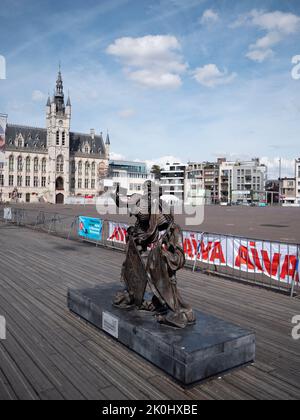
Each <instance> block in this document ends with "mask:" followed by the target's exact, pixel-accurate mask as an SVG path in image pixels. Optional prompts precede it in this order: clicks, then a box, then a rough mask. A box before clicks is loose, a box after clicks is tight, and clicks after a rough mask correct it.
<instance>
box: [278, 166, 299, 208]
mask: <svg viewBox="0 0 300 420" xmlns="http://www.w3.org/2000/svg"><path fill="white" fill-rule="evenodd" d="M279 195H280V201H281V202H282V203H283V204H286V205H300V159H296V161H295V176H294V177H291V178H281V179H280V180H279Z"/></svg>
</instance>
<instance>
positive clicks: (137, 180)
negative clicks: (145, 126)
mask: <svg viewBox="0 0 300 420" xmlns="http://www.w3.org/2000/svg"><path fill="white" fill-rule="evenodd" d="M71 117H72V105H71V99H70V97H68V98H67V100H66V101H65V95H64V88H63V79H62V74H61V71H59V73H58V77H57V81H56V88H55V93H54V95H53V97H52V98H50V97H49V98H48V101H47V104H46V127H45V128H36V127H28V126H22V125H16V124H11V123H10V122H9V121H8V118H7V116H6V115H1V114H0V202H9V201H11V200H18V201H19V202H27V203H31V202H38V201H46V202H49V203H58V204H62V203H68V202H69V203H71V202H80V200H85V199H88V200H93V199H95V198H96V197H98V196H101V195H102V194H103V193H104V192H105V191H106V190H107V189H116V188H118V187H119V188H121V189H122V190H123V191H126V192H127V195H128V196H131V195H134V194H137V193H141V191H142V188H143V184H144V183H145V181H147V180H151V181H155V182H156V183H158V184H159V186H160V188H161V194H163V195H165V196H175V197H177V198H178V199H180V200H182V201H184V202H187V203H190V204H193V205H195V204H198V203H202V202H203V199H205V201H206V203H208V204H218V203H225V204H226V203H229V204H230V203H251V202H263V203H266V202H280V201H282V202H286V203H291V204H296V203H300V160H299V161H297V163H296V175H295V178H292V179H284V180H281V181H280V185H279V183H278V184H277V182H276V181H275V182H274V185H275V187H274V185H273V184H272V188H266V185H267V184H266V181H267V167H266V166H265V165H263V164H261V162H260V160H259V159H253V160H251V161H247V162H245V161H234V162H233V161H227V160H226V159H223V158H221V159H218V160H217V161H216V162H201V163H197V162H190V163H188V164H182V163H176V162H175V163H173V162H169V163H167V164H166V165H165V166H164V167H163V168H156V170H155V171H151V169H149V168H147V165H146V163H143V162H126V161H113V160H111V159H110V145H111V141H110V136H109V134H107V135H106V136H103V133H99V134H96V132H95V130H94V129H91V130H90V132H89V133H86V134H83V133H76V132H72V131H71ZM273 187H274V188H273ZM279 190H280V191H279Z"/></svg>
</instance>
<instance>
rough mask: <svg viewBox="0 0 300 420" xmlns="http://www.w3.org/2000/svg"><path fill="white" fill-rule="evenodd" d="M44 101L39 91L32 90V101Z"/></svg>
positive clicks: (42, 94)
mask: <svg viewBox="0 0 300 420" xmlns="http://www.w3.org/2000/svg"><path fill="white" fill-rule="evenodd" d="M45 99H46V95H45V94H44V93H43V92H41V91H40V90H34V91H33V92H32V100H33V101H34V102H42V101H44V100H45Z"/></svg>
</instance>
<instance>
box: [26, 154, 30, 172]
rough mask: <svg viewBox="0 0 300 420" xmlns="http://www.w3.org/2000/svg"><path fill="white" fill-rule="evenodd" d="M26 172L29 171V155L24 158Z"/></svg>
mask: <svg viewBox="0 0 300 420" xmlns="http://www.w3.org/2000/svg"><path fill="white" fill-rule="evenodd" d="M26 172H30V157H29V156H27V158H26Z"/></svg>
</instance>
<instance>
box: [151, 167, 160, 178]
mask: <svg viewBox="0 0 300 420" xmlns="http://www.w3.org/2000/svg"><path fill="white" fill-rule="evenodd" d="M151 173H152V174H154V176H155V179H160V177H161V168H160V166H159V165H153V166H152V169H151Z"/></svg>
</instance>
